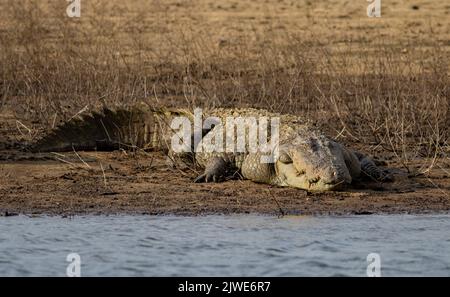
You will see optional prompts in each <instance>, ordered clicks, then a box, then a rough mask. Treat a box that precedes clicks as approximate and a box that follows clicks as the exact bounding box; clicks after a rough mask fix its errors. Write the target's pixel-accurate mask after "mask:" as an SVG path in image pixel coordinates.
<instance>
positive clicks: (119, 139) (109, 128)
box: [28, 103, 391, 191]
mask: <svg viewBox="0 0 450 297" xmlns="http://www.w3.org/2000/svg"><path fill="white" fill-rule="evenodd" d="M203 116H205V117H208V118H213V119H216V121H218V122H216V123H215V124H212V125H210V126H209V127H204V126H201V129H200V134H201V135H200V137H199V141H197V142H195V141H194V139H195V135H192V136H191V140H192V141H191V142H190V143H189V144H187V145H188V146H189V150H186V152H175V151H174V150H173V149H172V146H173V145H172V141H173V137H174V135H176V133H177V131H175V130H174V128H173V127H172V126H171V123H172V121H173V120H174V119H175V118H176V117H185V118H187V119H188V120H190V121H195V120H194V113H193V112H192V110H191V109H180V108H172V109H171V108H154V107H152V106H150V105H148V104H146V103H141V104H138V105H135V106H132V107H130V108H118V109H115V110H113V109H110V108H106V107H104V108H103V109H102V110H101V111H97V112H92V113H90V114H85V115H80V116H76V117H74V118H72V119H71V120H69V121H67V122H64V123H63V124H61V125H59V126H58V127H57V128H55V129H53V130H51V131H50V132H49V133H47V134H46V135H44V136H43V137H42V138H41V139H39V140H37V141H36V142H34V143H33V144H31V145H30V146H29V148H28V149H29V150H30V151H32V152H52V151H53V152H63V151H72V150H86V151H87V150H97V151H110V150H116V149H143V150H160V151H164V152H165V153H166V154H167V156H168V157H169V158H170V160H172V161H173V162H174V164H177V162H183V163H184V164H186V163H187V164H190V165H192V166H194V165H195V166H200V168H202V169H203V173H202V174H200V175H199V176H198V177H197V178H196V179H195V180H194V181H195V182H221V181H224V180H226V179H227V178H229V177H232V176H240V177H242V178H244V179H248V180H251V181H254V182H257V183H265V184H270V185H275V186H282V187H294V188H299V189H304V190H307V191H329V190H340V189H343V188H344V187H346V186H348V185H349V184H351V183H352V182H353V181H355V180H359V179H362V178H364V177H368V178H371V179H373V180H377V181H386V180H390V179H391V176H390V174H389V173H388V172H387V171H385V170H383V169H382V168H380V167H378V166H377V165H376V164H375V163H374V161H373V160H372V159H371V158H370V157H368V156H366V155H364V154H362V153H360V152H358V151H355V150H352V149H350V148H347V147H345V146H344V145H343V144H341V143H339V142H337V141H335V140H333V139H332V138H330V137H327V136H325V135H324V134H323V133H322V132H321V131H320V130H319V129H318V128H316V127H315V126H314V125H313V123H311V122H310V121H308V120H305V119H303V118H302V117H299V116H296V115H291V114H279V113H273V112H269V111H267V110H264V109H254V108H211V109H208V110H206V111H203ZM230 117H232V118H239V117H241V118H249V117H253V118H261V117H265V118H277V119H279V129H278V141H277V145H276V148H277V152H278V154H276V158H275V159H274V160H273V161H272V162H262V161H261V157H262V156H267V154H268V152H267V151H266V152H259V151H254V150H251V149H249V147H248V145H246V146H245V147H244V149H243V150H242V149H241V150H237V149H236V148H234V149H232V150H226V151H222V152H221V151H214V150H211V149H210V148H209V149H208V145H211V142H207V141H206V139H209V140H211V139H214V138H216V139H218V138H221V137H226V136H224V135H228V134H227V133H226V132H229V131H226V129H227V128H228V129H230V127H228V126H226V125H223V124H220V123H222V122H224V121H225V120H226V118H230ZM233 129H234V128H233ZM224 131H225V133H224ZM245 131H246V132H245V133H247V134H248V133H249V132H248V131H249V130H248V129H247V130H245ZM236 134H237V133H232V135H234V136H232V137H234V139H232V140H233V141H235V140H236V137H238V136H237V135H236ZM247 136H248V135H247ZM270 137H271V135H270V133H269V134H268V138H270ZM199 147H202V149H201V150H200V149H198V148H199ZM272 149H273V147H272ZM270 153H272V152H269V154H270ZM272 155H273V154H272ZM190 165H189V166H190Z"/></svg>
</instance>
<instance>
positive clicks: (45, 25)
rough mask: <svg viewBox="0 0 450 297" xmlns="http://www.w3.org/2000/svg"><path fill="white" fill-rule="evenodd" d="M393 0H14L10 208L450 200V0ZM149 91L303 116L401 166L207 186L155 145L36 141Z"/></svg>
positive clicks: (6, 201)
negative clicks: (112, 147) (76, 12)
mask: <svg viewBox="0 0 450 297" xmlns="http://www.w3.org/2000/svg"><path fill="white" fill-rule="evenodd" d="M381 2H382V12H381V13H382V16H381V17H380V18H369V17H367V15H366V8H367V5H368V4H369V3H368V2H367V1H364V0H355V1H346V0H330V1H328V0H326V1H313V0H264V1H250V0H245V1H231V0H197V1H195V0H177V1H176V0H165V1H163V0H159V1H157V0H151V1H144V0H130V1H119V0H109V1H107V0H89V1H88V0H81V5H82V6H81V17H80V18H69V17H67V15H66V7H67V5H68V3H67V2H66V1H63V0H57V1H56V0H52V1H50V0H41V1H31V0H10V1H8V0H0V151H1V154H0V210H5V211H17V212H38V213H40V212H54V213H67V212H80V213H83V212H100V213H104V212H106V213H108V212H149V213H204V212H206V213H207V212H223V213H230V212H247V211H250V212H253V211H255V212H278V211H279V209H280V208H282V209H284V212H291V213H305V214H308V213H348V212H353V213H358V212H362V213H364V212H404V211H411V212H426V211H448V210H450V197H449V196H450V155H449V154H450V138H449V137H450V129H449V127H450V105H449V98H450V96H449V73H450V72H449V70H450V65H449V61H450V4H448V3H446V1H432V0H416V1H406V0H392V1H383V0H382V1H381ZM138 101H147V102H150V103H152V104H155V105H164V106H190V107H193V106H196V107H206V106H209V107H211V106H227V107H233V106H252V107H259V108H265V109H269V110H273V111H279V112H291V113H295V114H298V115H302V116H304V117H305V118H308V119H312V120H314V121H315V122H316V123H317V125H318V126H320V127H321V128H322V129H323V130H324V131H325V132H326V133H327V134H328V135H329V136H331V137H334V138H336V139H337V140H339V141H341V142H344V143H346V144H348V145H349V146H352V147H355V148H358V149H360V150H362V151H364V152H366V153H368V154H371V155H373V156H375V157H377V158H379V159H382V160H384V161H385V162H386V164H387V166H388V167H392V168H395V170H397V171H398V172H399V175H400V177H399V178H398V179H397V181H396V182H394V183H392V184H381V185H380V184H372V185H370V186H365V185H360V186H358V187H357V188H356V189H351V190H349V191H346V192H339V193H328V194H314V195H312V198H311V195H309V194H308V193H305V192H303V191H298V190H293V189H278V188H268V187H267V186H264V185H255V184H252V183H250V182H247V181H244V182H242V181H229V182H226V183H224V184H220V185H192V184H191V181H192V177H191V176H185V175H180V174H179V173H178V172H171V171H170V170H169V169H167V168H166V167H165V166H164V164H163V162H162V161H161V159H162V156H160V155H158V154H153V153H150V156H149V155H140V154H137V155H136V154H128V155H127V156H124V155H121V154H119V153H117V154H116V153H103V154H101V153H81V155H82V157H83V158H86V160H91V161H89V162H88V164H90V165H89V166H90V167H91V168H83V163H81V162H79V160H77V159H76V158H74V157H73V156H68V155H69V154H67V156H66V157H67V158H68V160H70V163H71V164H68V163H64V162H61V161H58V160H55V159H54V158H53V159H52V158H50V159H52V160H47V159H48V157H42V156H41V157H39V156H30V155H29V154H27V153H24V152H21V151H20V149H21V148H23V147H24V146H26V144H27V143H29V142H31V141H33V140H34V139H36V138H38V137H40V136H42V135H43V133H45V131H48V130H49V129H51V128H52V127H54V126H56V125H57V124H58V123H60V122H62V121H65V120H67V119H70V118H71V117H73V116H74V115H76V114H77V113H79V112H80V111H84V112H88V111H89V110H92V109H95V108H97V107H98V106H100V105H102V104H107V105H108V106H123V105H130V104H133V103H135V102H138ZM36 159H37V161H36ZM100 164H102V166H100ZM102 168H103V169H102ZM105 168H106V169H105ZM111 168H112V169H111ZM114 168H115V169H114ZM125 177H126V178H125ZM243 184H244V185H243ZM168 185H170V186H171V187H170V188H169V189H168V187H167V186H168ZM267 191H269V192H271V193H272V195H269V197H274V198H273V199H267V197H268V195H267ZM274 201H275V202H274Z"/></svg>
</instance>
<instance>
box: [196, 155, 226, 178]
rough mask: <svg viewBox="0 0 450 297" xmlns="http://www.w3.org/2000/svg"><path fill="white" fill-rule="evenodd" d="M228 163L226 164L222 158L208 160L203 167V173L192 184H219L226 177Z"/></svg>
mask: <svg viewBox="0 0 450 297" xmlns="http://www.w3.org/2000/svg"><path fill="white" fill-rule="evenodd" d="M227 168H228V162H226V161H225V160H224V159H223V158H220V157H213V158H211V159H210V160H208V163H207V164H206V166H205V172H204V173H203V174H202V175H200V176H198V177H197V178H196V179H195V180H194V182H196V183H201V182H207V183H208V182H215V183H217V182H220V181H222V180H223V179H224V178H225V177H226V175H227Z"/></svg>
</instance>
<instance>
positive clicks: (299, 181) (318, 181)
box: [273, 161, 352, 192]
mask: <svg viewBox="0 0 450 297" xmlns="http://www.w3.org/2000/svg"><path fill="white" fill-rule="evenodd" d="M275 171H276V176H275V178H274V180H273V184H275V185H278V186H282V187H293V188H299V189H303V190H307V191H314V192H316V191H318V192H321V191H334V190H341V189H343V188H345V187H346V186H347V185H348V184H350V183H351V182H352V178H351V176H350V174H349V173H348V171H347V168H343V169H340V170H334V171H333V172H332V173H331V174H328V171H329V168H327V170H326V171H327V172H326V173H325V172H324V174H322V175H321V174H320V173H317V174H314V175H310V174H308V173H303V174H299V172H298V170H297V168H296V167H295V166H294V165H293V163H289V164H286V163H283V162H280V161H277V162H276V163H275Z"/></svg>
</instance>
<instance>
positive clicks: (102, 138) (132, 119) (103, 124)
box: [29, 106, 160, 152]
mask: <svg viewBox="0 0 450 297" xmlns="http://www.w3.org/2000/svg"><path fill="white" fill-rule="evenodd" d="M158 120H159V119H158V117H157V116H155V112H153V111H151V110H150V109H149V108H148V107H147V108H143V107H142V106H136V107H132V108H130V109H117V110H111V109H109V108H103V110H101V111H100V112H93V113H92V114H89V115H82V116H77V117H74V118H72V119H71V120H69V121H67V122H65V123H63V124H62V125H60V126H58V127H57V128H55V129H53V130H52V131H50V133H48V134H47V135H45V136H44V137H43V138H41V139H39V140H38V141H37V142H35V143H34V144H32V145H31V146H30V147H29V149H30V151H32V152H64V151H72V150H84V151H92V150H98V151H110V150H115V149H119V148H124V149H128V148H130V147H138V148H143V149H150V148H153V147H154V148H156V147H158V146H159V144H158V141H157V136H158V135H160V133H158V131H157V130H158V127H160V123H159V122H158Z"/></svg>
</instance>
